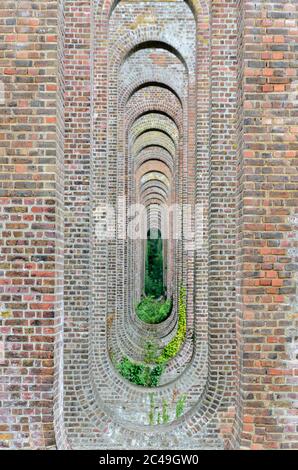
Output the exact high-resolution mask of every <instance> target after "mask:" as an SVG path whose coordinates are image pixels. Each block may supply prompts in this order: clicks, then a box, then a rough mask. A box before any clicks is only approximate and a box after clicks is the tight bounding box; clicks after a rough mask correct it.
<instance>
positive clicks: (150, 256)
mask: <svg viewBox="0 0 298 470" xmlns="http://www.w3.org/2000/svg"><path fill="white" fill-rule="evenodd" d="M164 290H165V289H164V283H163V248H162V239H161V234H160V231H159V230H158V231H156V230H155V231H154V230H150V231H149V232H148V238H147V250H146V273H145V294H146V295H147V296H152V297H154V298H158V297H160V296H162V295H163V294H164Z"/></svg>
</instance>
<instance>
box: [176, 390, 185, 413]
mask: <svg viewBox="0 0 298 470" xmlns="http://www.w3.org/2000/svg"><path fill="white" fill-rule="evenodd" d="M186 399H187V396H186V395H181V396H180V397H179V399H178V401H177V404H176V418H177V419H178V418H180V417H181V416H182V415H183V412H184V408H185V404H186Z"/></svg>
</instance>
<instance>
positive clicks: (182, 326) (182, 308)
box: [155, 287, 186, 364]
mask: <svg viewBox="0 0 298 470" xmlns="http://www.w3.org/2000/svg"><path fill="white" fill-rule="evenodd" d="M185 336H186V289H185V287H181V288H180V293H179V315H178V329H177V333H176V335H175V337H174V338H173V339H172V341H170V342H169V344H167V346H165V348H164V349H163V351H162V353H161V355H160V356H159V357H158V358H157V359H156V361H155V362H156V363H157V364H165V363H166V362H168V361H169V360H170V359H172V358H173V357H175V356H176V355H177V354H178V352H179V351H180V349H181V347H182V345H183V343H184V340H185Z"/></svg>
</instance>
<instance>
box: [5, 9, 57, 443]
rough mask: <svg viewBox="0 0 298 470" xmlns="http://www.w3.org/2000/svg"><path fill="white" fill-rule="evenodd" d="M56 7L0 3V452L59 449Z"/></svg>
mask: <svg viewBox="0 0 298 470" xmlns="http://www.w3.org/2000/svg"><path fill="white" fill-rule="evenodd" d="M58 3H59V2H58V1H57V0H49V1H47V2H34V1H2V2H1V7H0V34H1V47H0V57H1V62H0V67H1V73H0V75H1V80H2V81H3V83H4V92H5V99H4V101H3V104H1V105H0V113H1V123H2V131H1V143H0V155H1V164H2V166H1V176H0V180H1V182H0V205H1V210H0V217H1V219H0V223H1V241H0V245H1V266H0V293H1V308H2V315H1V316H2V318H1V319H0V322H1V334H2V342H3V344H4V360H3V361H2V363H1V366H0V367H1V373H0V377H1V379H0V380H1V385H0V387H1V388H0V447H15V448H21V447H22V448H26V447H31V448H37V447H42V448H43V447H48V446H51V445H54V443H55V437H54V429H53V379H54V349H53V348H54V340H55V312H56V313H57V315H58V312H59V301H60V298H59V297H58V296H57V297H56V293H57V292H56V289H57V284H58V277H59V276H60V274H59V271H61V270H60V269H59V264H58V263H59V259H58V251H57V250H58V246H59V239H61V228H60V226H61V224H60V222H59V216H58V210H59V201H61V191H62V185H61V181H59V177H60V174H61V173H60V169H61V167H60V166H59V165H60V163H59V161H61V156H62V154H61V150H62V143H61V139H62V136H61V133H59V132H58V130H59V126H61V125H62V121H61V119H59V121H57V118H58V114H59V113H60V118H61V106H60V105H59V101H60V99H61V94H59V92H58V93H57V91H58V79H57V76H58V74H57V63H58V62H57V18H58ZM59 17H60V22H61V14H59ZM59 106H60V111H59V112H58V108H59Z"/></svg>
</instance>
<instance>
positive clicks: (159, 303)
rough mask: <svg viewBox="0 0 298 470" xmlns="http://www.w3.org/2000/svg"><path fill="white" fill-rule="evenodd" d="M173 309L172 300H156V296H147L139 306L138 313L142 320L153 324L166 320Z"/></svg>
mask: <svg viewBox="0 0 298 470" xmlns="http://www.w3.org/2000/svg"><path fill="white" fill-rule="evenodd" d="M171 309H172V301H171V300H170V299H169V300H156V299H154V297H152V296H149V297H145V298H144V299H143V300H142V301H141V302H140V303H139V305H138V306H137V309H136V310H137V315H138V317H139V319H140V320H142V321H143V322H145V323H149V324H151V325H153V324H157V323H161V322H163V321H164V320H166V319H167V318H168V316H169V314H170V312H171Z"/></svg>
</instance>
